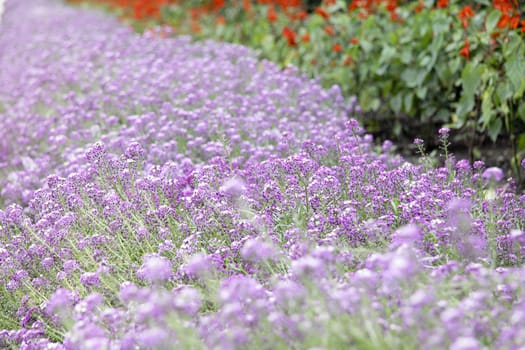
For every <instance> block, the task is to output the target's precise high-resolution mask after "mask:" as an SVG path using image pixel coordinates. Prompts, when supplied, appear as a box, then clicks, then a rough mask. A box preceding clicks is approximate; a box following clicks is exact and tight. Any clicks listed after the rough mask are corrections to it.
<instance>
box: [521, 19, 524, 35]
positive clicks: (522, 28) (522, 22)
mask: <svg viewBox="0 0 525 350" xmlns="http://www.w3.org/2000/svg"><path fill="white" fill-rule="evenodd" d="M521 32H522V33H525V21H521Z"/></svg>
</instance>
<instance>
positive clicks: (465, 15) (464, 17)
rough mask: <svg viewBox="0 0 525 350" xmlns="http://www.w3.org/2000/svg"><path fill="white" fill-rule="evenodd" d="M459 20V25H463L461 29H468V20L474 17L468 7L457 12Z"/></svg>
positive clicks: (470, 8)
mask: <svg viewBox="0 0 525 350" xmlns="http://www.w3.org/2000/svg"><path fill="white" fill-rule="evenodd" d="M458 16H459V18H460V19H461V23H462V24H463V28H467V27H468V19H469V18H471V17H474V12H473V11H472V7H471V6H470V5H468V6H465V7H463V8H462V9H461V11H459V13H458Z"/></svg>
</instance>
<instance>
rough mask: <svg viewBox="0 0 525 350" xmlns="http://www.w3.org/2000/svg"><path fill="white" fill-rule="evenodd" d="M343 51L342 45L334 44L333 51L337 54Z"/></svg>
mask: <svg viewBox="0 0 525 350" xmlns="http://www.w3.org/2000/svg"><path fill="white" fill-rule="evenodd" d="M342 49H343V48H342V47H341V45H339V44H337V43H336V44H334V47H332V50H333V51H334V52H335V53H337V52H341V50H342Z"/></svg>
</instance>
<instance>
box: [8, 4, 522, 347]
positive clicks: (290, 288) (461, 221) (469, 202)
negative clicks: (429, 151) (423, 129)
mask: <svg viewBox="0 0 525 350" xmlns="http://www.w3.org/2000/svg"><path fill="white" fill-rule="evenodd" d="M162 31H164V32H166V29H162ZM35 33H36V34H35ZM159 33H161V29H157V31H156V32H149V33H145V34H144V35H137V34H135V33H134V32H132V31H131V30H129V28H124V27H123V26H121V25H120V24H119V23H118V22H117V21H115V20H114V19H112V18H110V17H108V16H105V15H103V14H101V13H96V12H89V11H85V10H79V9H75V8H71V7H67V6H65V5H63V4H61V3H60V2H57V1H53V0H49V1H46V0H11V1H9V2H8V8H7V12H6V15H5V18H4V20H3V22H2V24H1V25H0V49H1V50H0V72H1V74H0V188H1V193H0V194H1V197H0V198H1V203H0V206H1V210H0V262H1V264H0V348H5V349H173V348H181V349H209V348H214V349H225V350H226V349H264V348H271V349H289V348H298V349H312V348H314V349H334V348H336V349H339V348H341V349H345V348H356V347H358V348H369V349H418V348H425V349H446V348H448V349H453V350H465V349H484V348H498V349H517V348H523V347H524V346H525V337H524V333H523V332H524V331H523V326H522V325H523V321H524V313H523V309H524V302H523V300H524V297H525V290H524V287H523V286H524V276H525V273H524V268H523V267H522V265H523V263H524V262H525V196H523V195H522V196H519V195H516V193H515V185H514V183H513V181H512V180H510V179H505V178H504V175H503V173H502V171H501V169H498V168H492V167H488V168H487V167H486V166H485V165H484V164H483V162H481V161H477V162H474V163H472V164H471V163H469V162H468V161H465V160H461V161H457V160H455V159H454V157H453V156H451V155H450V154H449V153H448V145H449V137H450V130H448V129H441V130H440V131H439V135H438V138H439V142H440V143H441V145H442V153H443V157H442V158H441V164H440V165H439V166H433V165H432V164H430V163H431V159H430V158H428V157H427V156H426V155H425V152H424V143H423V141H422V140H420V139H417V140H416V141H415V144H416V146H417V147H418V148H419V149H420V150H421V153H422V161H423V162H422V164H421V165H414V164H411V163H407V162H405V161H404V160H403V159H402V158H400V157H399V156H396V155H395V153H394V148H395V146H394V144H393V143H392V142H389V141H387V142H384V143H383V144H382V145H381V146H380V147H378V146H376V145H375V143H374V139H373V137H372V136H371V135H370V134H365V133H364V131H363V128H362V127H361V126H360V125H359V123H358V122H357V121H356V120H355V119H352V118H349V117H351V116H353V115H354V114H355V113H356V112H357V111H358V110H359V106H358V105H357V103H356V100H355V98H354V99H352V98H348V99H345V98H344V97H343V95H342V93H341V90H340V88H339V87H337V86H334V87H333V88H331V89H329V90H326V89H323V88H322V87H321V86H320V84H319V83H318V82H317V81H315V80H310V79H308V78H307V77H306V76H304V75H302V74H301V73H300V72H299V71H298V70H297V69H294V68H288V69H286V70H282V69H281V68H280V67H278V66H277V65H275V64H273V63H271V62H269V61H260V60H258V58H257V56H256V55H255V54H254V52H253V51H250V50H249V49H248V48H246V47H244V46H241V45H231V44H225V43H218V42H215V41H208V42H197V43H194V42H192V41H191V39H190V38H188V37H177V38H174V39H169V40H165V39H161V38H159V36H158V35H157V34H159ZM522 165H523V166H525V162H523V164H522Z"/></svg>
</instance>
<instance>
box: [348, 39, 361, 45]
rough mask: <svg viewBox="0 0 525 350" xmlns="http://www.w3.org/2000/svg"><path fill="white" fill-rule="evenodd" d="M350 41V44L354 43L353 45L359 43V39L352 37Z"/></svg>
mask: <svg viewBox="0 0 525 350" xmlns="http://www.w3.org/2000/svg"><path fill="white" fill-rule="evenodd" d="M350 43H352V44H354V45H355V44H358V43H359V39H357V38H352V39H350Z"/></svg>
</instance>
